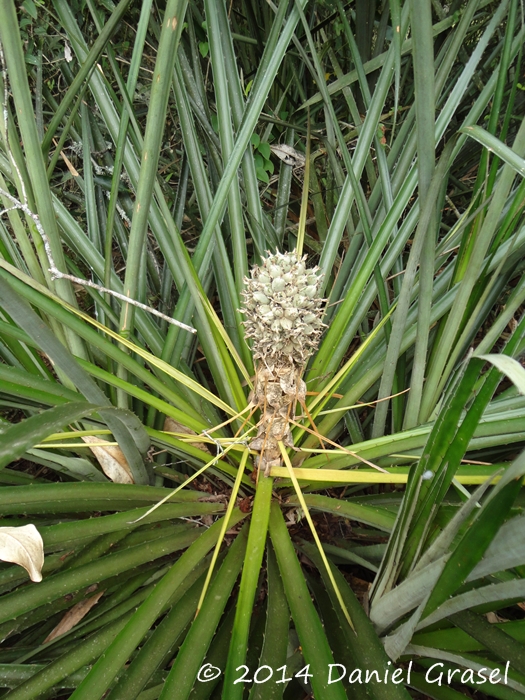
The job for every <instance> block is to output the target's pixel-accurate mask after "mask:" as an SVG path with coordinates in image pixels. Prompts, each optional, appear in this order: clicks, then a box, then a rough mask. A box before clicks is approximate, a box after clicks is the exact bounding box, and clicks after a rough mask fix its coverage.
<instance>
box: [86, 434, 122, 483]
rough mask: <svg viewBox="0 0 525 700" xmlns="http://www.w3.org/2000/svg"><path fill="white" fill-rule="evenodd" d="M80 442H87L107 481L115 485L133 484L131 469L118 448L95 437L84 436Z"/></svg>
mask: <svg viewBox="0 0 525 700" xmlns="http://www.w3.org/2000/svg"><path fill="white" fill-rule="evenodd" d="M82 440H84V442H87V444H88V445H89V449H90V450H91V452H93V454H94V455H95V457H96V458H97V461H98V463H99V464H100V466H101V467H102V471H103V472H104V474H105V475H106V476H107V477H108V479H111V481H113V482H114V483H115V484H133V483H134V481H133V477H132V475H131V469H130V468H129V464H128V462H127V460H126V458H125V457H124V454H123V452H122V450H121V449H120V447H117V446H116V445H110V444H108V442H107V440H103V439H102V438H99V437H97V436H96V435H84V436H83V437H82ZM92 443H93V444H92Z"/></svg>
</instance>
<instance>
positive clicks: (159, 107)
mask: <svg viewBox="0 0 525 700" xmlns="http://www.w3.org/2000/svg"><path fill="white" fill-rule="evenodd" d="M186 7H187V1H186V0H170V1H169V2H168V4H167V5H166V10H165V13H164V19H163V23H162V31H161V35H160V41H159V48H158V51H157V60H156V63H155V70H154V72H153V82H152V89H151V99H150V103H149V109H148V120H147V123H146V133H145V136H144V146H143V150H142V163H141V169H140V176H139V180H138V184H137V194H136V199H135V205H134V210H133V219H132V222H131V231H130V234H129V248H128V257H127V261H126V275H125V278H124V294H125V295H126V296H127V297H130V298H131V299H136V298H137V291H138V280H139V269H140V266H141V262H142V260H143V252H144V251H143V249H144V241H145V237H146V229H147V226H148V216H149V210H150V204H151V199H152V197H153V189H154V185H155V180H156V177H157V165H158V161H159V153H160V147H161V141H162V136H163V133H164V128H163V126H164V123H165V119H166V109H167V105H168V96H169V91H170V86H171V75H172V72H173V67H174V65H175V56H176V51H177V45H178V42H179V38H180V32H181V31H182V25H183V22H184V15H185V12H186ZM132 308H133V307H132V306H130V305H129V304H128V305H124V306H123V308H122V311H121V325H120V331H121V333H123V334H124V335H126V334H127V333H128V331H129V330H130V329H131V328H132V327H133V311H132Z"/></svg>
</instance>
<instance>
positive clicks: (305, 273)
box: [242, 252, 324, 366]
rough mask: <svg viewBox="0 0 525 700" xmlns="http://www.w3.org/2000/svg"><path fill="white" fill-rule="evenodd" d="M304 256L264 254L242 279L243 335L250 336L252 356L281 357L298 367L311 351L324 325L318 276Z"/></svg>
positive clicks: (319, 275) (261, 357) (314, 347)
mask: <svg viewBox="0 0 525 700" xmlns="http://www.w3.org/2000/svg"><path fill="white" fill-rule="evenodd" d="M305 260H306V256H304V257H303V258H301V259H298V258H297V257H296V255H295V252H292V253H275V254H271V253H269V254H268V257H267V258H265V260H264V261H263V264H262V265H261V266H260V267H259V266H257V265H256V266H254V267H253V269H252V271H251V278H250V279H248V278H245V283H246V288H245V290H244V291H243V297H244V308H243V309H242V311H243V312H244V313H245V315H246V321H245V322H244V325H245V327H246V337H247V338H253V339H254V344H253V354H254V358H255V359H262V360H264V361H265V362H268V361H270V360H272V359H277V358H279V357H283V359H284V358H286V359H287V360H288V361H289V362H290V363H292V364H295V365H296V366H303V365H304V364H305V363H306V360H307V359H308V358H309V356H310V355H311V354H312V353H313V352H314V350H315V349H316V347H317V345H318V343H319V338H320V337H321V334H322V329H323V328H324V324H323V323H322V321H321V317H322V313H323V311H322V308H321V307H322V304H323V302H324V299H322V298H320V297H319V289H320V286H321V280H322V274H321V273H320V272H319V268H318V267H315V268H311V269H307V267H306V264H305Z"/></svg>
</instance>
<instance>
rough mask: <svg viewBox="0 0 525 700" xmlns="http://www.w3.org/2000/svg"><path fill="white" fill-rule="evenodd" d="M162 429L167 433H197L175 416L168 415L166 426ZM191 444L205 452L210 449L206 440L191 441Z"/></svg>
mask: <svg viewBox="0 0 525 700" xmlns="http://www.w3.org/2000/svg"><path fill="white" fill-rule="evenodd" d="M162 429H163V430H164V431H165V432H166V433H185V434H186V435H197V433H196V432H195V431H194V430H190V428H187V427H186V426H185V425H182V423H179V422H178V421H176V420H175V419H174V418H170V417H169V416H167V417H166V420H165V421H164V427H163V428H162ZM190 445H193V446H194V447H198V448H199V450H204V452H209V451H210V450H209V448H208V445H206V444H205V443H204V442H190Z"/></svg>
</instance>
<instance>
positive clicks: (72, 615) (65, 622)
mask: <svg viewBox="0 0 525 700" xmlns="http://www.w3.org/2000/svg"><path fill="white" fill-rule="evenodd" d="M104 592H105V591H99V592H98V593H95V595H93V596H91V598H86V599H85V600H81V601H80V603H77V604H76V605H73V607H72V608H71V609H70V610H68V611H67V613H66V614H65V615H64V617H63V618H62V619H61V620H60V622H59V623H58V625H57V626H56V627H55V628H54V629H53V630H52V631H51V632H50V633H49V634H48V635H47V637H46V638H45V639H44V644H46V642H51V641H52V640H53V639H56V637H60V636H61V635H62V634H65V633H66V632H69V630H70V629H73V627H74V626H75V625H76V624H78V623H79V622H80V620H82V619H83V618H84V617H85V616H86V615H87V614H88V612H89V611H90V610H91V608H92V607H93V606H94V605H96V604H97V603H98V601H99V600H100V598H102V596H103V595H104Z"/></svg>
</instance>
